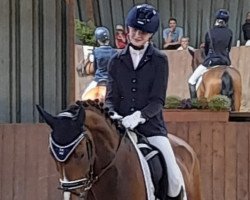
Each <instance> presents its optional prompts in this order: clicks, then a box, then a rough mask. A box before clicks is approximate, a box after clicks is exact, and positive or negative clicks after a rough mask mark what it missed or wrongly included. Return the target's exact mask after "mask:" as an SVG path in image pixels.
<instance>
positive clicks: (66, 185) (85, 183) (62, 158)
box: [49, 131, 125, 198]
mask: <svg viewBox="0 0 250 200" xmlns="http://www.w3.org/2000/svg"><path fill="white" fill-rule="evenodd" d="M86 132H87V131H85V132H83V133H81V134H80V136H79V137H78V138H77V139H76V140H74V141H73V142H72V143H70V144H69V145H66V146H60V145H58V144H57V143H56V142H55V141H54V140H53V138H52V136H51V135H50V138H49V141H50V143H49V147H50V150H51V152H52V153H53V156H54V157H55V158H56V160H57V161H58V162H61V163H63V162H66V161H67V159H68V158H69V156H70V155H71V154H72V153H73V152H74V150H75V148H76V147H77V146H78V145H79V143H80V142H81V141H82V140H83V139H86V144H87V153H88V160H89V172H88V173H87V175H86V176H85V177H84V178H82V179H77V180H73V181H65V180H62V179H60V187H59V188H58V189H60V190H63V191H64V192H70V193H72V194H74V195H76V196H78V197H80V198H83V197H86V196H87V192H88V191H89V190H90V189H91V188H92V186H93V185H94V183H96V182H97V181H98V180H99V179H100V177H101V176H102V175H104V174H105V173H106V172H107V171H108V170H109V169H110V168H111V167H112V166H113V165H114V163H115V160H116V154H117V152H118V150H119V148H120V145H121V142H122V140H123V138H124V137H125V134H124V135H123V136H122V138H121V140H120V141H119V144H118V146H117V149H116V152H115V157H114V158H113V160H111V161H110V163H109V164H108V165H107V166H106V167H105V168H104V169H103V170H102V171H101V172H100V174H99V175H96V176H94V162H95V158H94V157H93V156H94V152H93V151H94V150H93V144H92V141H91V139H90V138H89V136H88V134H87V133H86ZM76 189H81V192H76V191H75V190H76Z"/></svg>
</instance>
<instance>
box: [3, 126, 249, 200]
mask: <svg viewBox="0 0 250 200" xmlns="http://www.w3.org/2000/svg"><path fill="white" fill-rule="evenodd" d="M168 130H169V132H170V133H173V134H174V135H177V136H178V137H180V138H182V139H184V140H185V141H187V142H188V143H189V144H190V145H191V146H192V147H193V148H194V150H195V152H196V153H197V155H198V158H199V161H200V167H201V178H202V193H203V196H204V200H248V199H249V198H250V171H249V169H250V160H249V158H250V123H248V122H247V123H232V122H220V123H219V122H214V121H210V122H188V121H186V122H173V121H172V122H168ZM49 132H50V130H49V128H48V127H47V126H46V125H45V124H1V125H0V199H2V200H17V199H18V200H19V199H20V200H24V199H25V200H34V199H37V200H55V199H62V196H61V192H60V191H59V190H57V186H58V177H59V176H58V173H57V172H56V166H55V164H54V161H53V160H52V158H51V157H50V154H49V150H48V134H49Z"/></svg>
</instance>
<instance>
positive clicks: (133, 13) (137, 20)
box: [126, 4, 160, 34]
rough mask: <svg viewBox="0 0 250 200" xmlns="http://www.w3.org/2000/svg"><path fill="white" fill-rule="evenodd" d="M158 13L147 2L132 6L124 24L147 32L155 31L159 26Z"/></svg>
mask: <svg viewBox="0 0 250 200" xmlns="http://www.w3.org/2000/svg"><path fill="white" fill-rule="evenodd" d="M159 21H160V20H159V13H158V12H157V11H156V9H155V8H154V7H153V6H151V5H148V4H141V5H137V6H134V7H133V8H132V9H131V10H130V11H129V13H128V15H127V18H126V26H130V27H133V28H136V29H138V30H141V31H143V32H147V33H153V34H154V33H155V32H156V31H157V30H158V27H159Z"/></svg>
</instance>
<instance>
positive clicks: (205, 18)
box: [76, 0, 250, 48]
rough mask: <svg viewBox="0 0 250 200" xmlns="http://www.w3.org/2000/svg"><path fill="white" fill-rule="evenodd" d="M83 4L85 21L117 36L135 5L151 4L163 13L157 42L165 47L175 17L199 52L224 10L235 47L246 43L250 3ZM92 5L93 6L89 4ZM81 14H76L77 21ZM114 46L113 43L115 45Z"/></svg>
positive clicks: (157, 0)
mask: <svg viewBox="0 0 250 200" xmlns="http://www.w3.org/2000/svg"><path fill="white" fill-rule="evenodd" d="M76 1H77V2H79V7H80V11H81V13H82V16H83V20H88V19H92V18H94V20H95V24H96V25H97V26H106V27H108V28H109V30H110V31H111V35H112V36H113V35H114V30H115V26H116V24H125V19H126V16H127V13H128V11H129V9H130V8H131V7H132V6H133V5H135V4H141V3H149V4H152V5H153V6H155V8H156V9H158V10H159V13H160V20H161V21H160V28H159V31H158V32H157V33H156V34H155V36H154V38H153V41H154V43H155V44H156V45H157V46H158V47H159V48H161V47H162V42H163V38H162V30H163V29H164V28H166V27H167V26H168V19H169V18H170V17H175V18H176V19H177V24H178V25H179V26H181V27H183V28H184V34H185V35H186V36H189V37H190V41H191V45H192V46H194V47H196V48H198V47H199V45H200V43H201V42H202V41H204V36H205V33H206V31H207V30H208V29H209V28H210V27H211V26H212V24H213V23H214V14H215V12H216V11H217V10H218V9H220V8H226V9H228V10H229V12H230V19H229V27H230V28H231V29H232V31H233V35H234V38H233V45H236V41H237V40H238V39H241V42H244V41H243V37H242V32H241V25H242V24H243V23H244V22H245V17H246V13H247V12H248V11H250V1H249V0H234V1H228V0H211V1H208V0H82V1H80V0H76ZM90 1H92V4H90V3H89V2H90ZM78 17H79V12H76V18H78ZM112 44H114V43H113V41H112Z"/></svg>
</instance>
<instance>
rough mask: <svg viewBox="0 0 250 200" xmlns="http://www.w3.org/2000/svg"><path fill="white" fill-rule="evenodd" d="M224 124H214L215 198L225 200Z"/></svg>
mask: <svg viewBox="0 0 250 200" xmlns="http://www.w3.org/2000/svg"><path fill="white" fill-rule="evenodd" d="M224 134H225V132H224V124H223V123H214V124H213V135H212V137H213V174H212V175H213V199H216V200H224V197H225V195H224V186H225V185H224V184H225V182H224V178H225V173H224V172H225V156H224V146H225V139H224Z"/></svg>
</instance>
